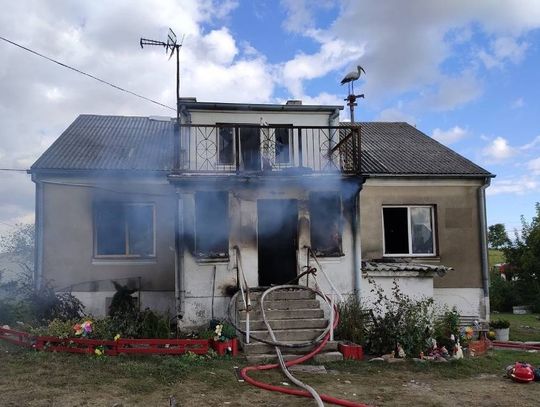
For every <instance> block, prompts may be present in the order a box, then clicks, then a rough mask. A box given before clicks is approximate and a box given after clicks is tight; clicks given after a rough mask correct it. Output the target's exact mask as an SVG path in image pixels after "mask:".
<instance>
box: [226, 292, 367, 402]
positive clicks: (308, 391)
mask: <svg viewBox="0 0 540 407" xmlns="http://www.w3.org/2000/svg"><path fill="white" fill-rule="evenodd" d="M279 289H305V290H309V291H311V292H314V293H315V294H316V295H318V296H320V297H321V298H322V299H323V300H324V302H325V303H326V304H327V305H330V303H329V301H328V298H327V297H326V296H325V295H324V294H323V293H321V292H320V291H318V290H315V289H313V288H311V287H302V286H298V285H280V286H274V287H271V288H269V289H268V290H266V291H265V292H264V293H263V294H262V296H261V299H260V306H261V310H262V317H263V320H264V323H265V325H266V327H267V329H268V332H269V334H270V337H271V339H272V340H271V341H268V340H263V339H262V338H257V337H255V336H252V337H253V338H254V339H256V340H259V341H261V342H264V343H266V344H269V345H273V346H274V348H275V350H276V354H277V357H278V362H279V363H272V364H266V365H254V366H246V367H244V368H243V369H242V370H241V371H240V376H241V377H242V378H243V379H244V380H245V381H246V382H247V383H249V384H251V385H253V386H256V387H259V388H261V389H265V390H269V391H276V392H280V393H284V394H290V395H294V396H300V397H308V398H313V399H314V400H315V401H316V402H317V405H318V406H324V404H323V402H327V403H331V404H335V405H339V406H346V407H367V405H366V404H362V403H356V402H353V401H349V400H344V399H339V398H336V397H332V396H329V395H326V394H320V395H319V394H318V393H317V392H316V391H315V389H313V388H312V387H311V386H309V385H307V384H305V383H303V382H301V381H300V380H299V379H297V378H295V377H294V376H293V375H292V374H291V372H290V371H289V370H288V367H290V366H294V365H298V364H300V363H303V362H305V361H307V360H309V359H311V358H312V357H314V356H315V355H316V354H318V353H319V352H320V351H322V350H323V349H324V347H325V346H326V344H327V342H328V340H329V338H330V328H331V327H330V324H328V326H327V328H326V329H325V330H324V331H323V333H322V334H321V335H319V337H317V338H316V339H314V340H312V341H310V342H306V343H301V344H288V343H285V342H279V341H277V340H276V337H275V334H274V332H273V330H272V327H271V326H270V324H269V322H268V320H267V318H266V314H265V310H264V299H265V297H266V296H267V295H268V294H270V293H271V292H273V291H275V290H279ZM237 294H238V293H237ZM237 294H235V296H234V297H233V298H232V300H231V303H232V302H233V301H234V300H235V299H236V296H237ZM228 311H229V319H230V320H231V321H232V318H230V307H229V310H228ZM330 312H333V313H334V315H335V317H334V325H333V327H332V328H335V327H336V326H337V324H338V321H339V312H338V310H337V307H336V306H334V307H333V309H331V310H330ZM233 325H234V323H233ZM234 326H235V328H236V329H237V330H238V331H240V332H242V333H245V332H244V331H243V330H241V329H239V327H237V326H236V325H234ZM316 343H319V344H318V345H317V346H316V347H315V349H313V350H311V351H310V352H309V353H308V354H306V355H303V356H300V357H298V358H296V359H294V360H290V361H288V362H285V361H284V359H283V355H282V353H281V349H280V347H288V348H295V347H305V346H312V345H314V344H316ZM277 367H281V369H282V371H283V373H284V374H285V376H287V378H289V380H291V381H292V382H293V383H294V384H296V385H297V386H299V387H302V388H303V389H304V390H298V389H291V388H287V387H283V386H275V385H272V384H269V383H265V382H262V381H258V380H255V379H254V378H252V377H250V376H249V375H248V373H249V372H252V371H263V370H271V369H275V368H277Z"/></svg>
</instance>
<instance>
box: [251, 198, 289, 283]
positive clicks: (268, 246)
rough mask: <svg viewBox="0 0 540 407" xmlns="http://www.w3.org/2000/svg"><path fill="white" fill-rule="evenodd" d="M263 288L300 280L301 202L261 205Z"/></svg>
mask: <svg viewBox="0 0 540 407" xmlns="http://www.w3.org/2000/svg"><path fill="white" fill-rule="evenodd" d="M257 216H258V246H259V247H258V258H259V286H261V287H267V286H270V285H279V284H285V283H287V282H289V281H291V280H292V279H293V278H295V277H296V276H297V265H296V249H297V238H298V202H297V201H296V200H295V199H260V200H258V201H257Z"/></svg>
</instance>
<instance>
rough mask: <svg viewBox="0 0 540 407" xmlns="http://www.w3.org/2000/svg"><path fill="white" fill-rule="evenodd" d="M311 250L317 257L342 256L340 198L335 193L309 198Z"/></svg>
mask: <svg viewBox="0 0 540 407" xmlns="http://www.w3.org/2000/svg"><path fill="white" fill-rule="evenodd" d="M309 213H310V223H311V248H312V250H313V251H314V252H315V254H316V255H317V256H342V255H343V252H342V250H341V229H342V227H341V198H340V195H339V194H338V193H337V192H312V193H311V194H310V196H309Z"/></svg>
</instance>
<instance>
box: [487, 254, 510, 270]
mask: <svg viewBox="0 0 540 407" xmlns="http://www.w3.org/2000/svg"><path fill="white" fill-rule="evenodd" d="M488 259H489V261H488V263H489V269H490V270H491V268H492V267H493V266H494V265H495V264H499V263H504V262H505V261H506V259H505V258H504V253H503V252H502V251H501V250H495V249H489V250H488Z"/></svg>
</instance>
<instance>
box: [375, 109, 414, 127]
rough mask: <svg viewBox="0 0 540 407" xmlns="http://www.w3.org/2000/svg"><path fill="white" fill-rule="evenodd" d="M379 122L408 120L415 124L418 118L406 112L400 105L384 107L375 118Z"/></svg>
mask: <svg viewBox="0 0 540 407" xmlns="http://www.w3.org/2000/svg"><path fill="white" fill-rule="evenodd" d="M375 120H376V121H378V122H407V123H409V124H413V125H414V124H415V123H416V119H415V117H414V116H411V115H410V114H408V113H405V112H404V111H403V110H401V109H400V108H399V107H390V108H388V109H384V110H383V111H381V112H380V113H379V115H378V116H377V118H376V119H375Z"/></svg>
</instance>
